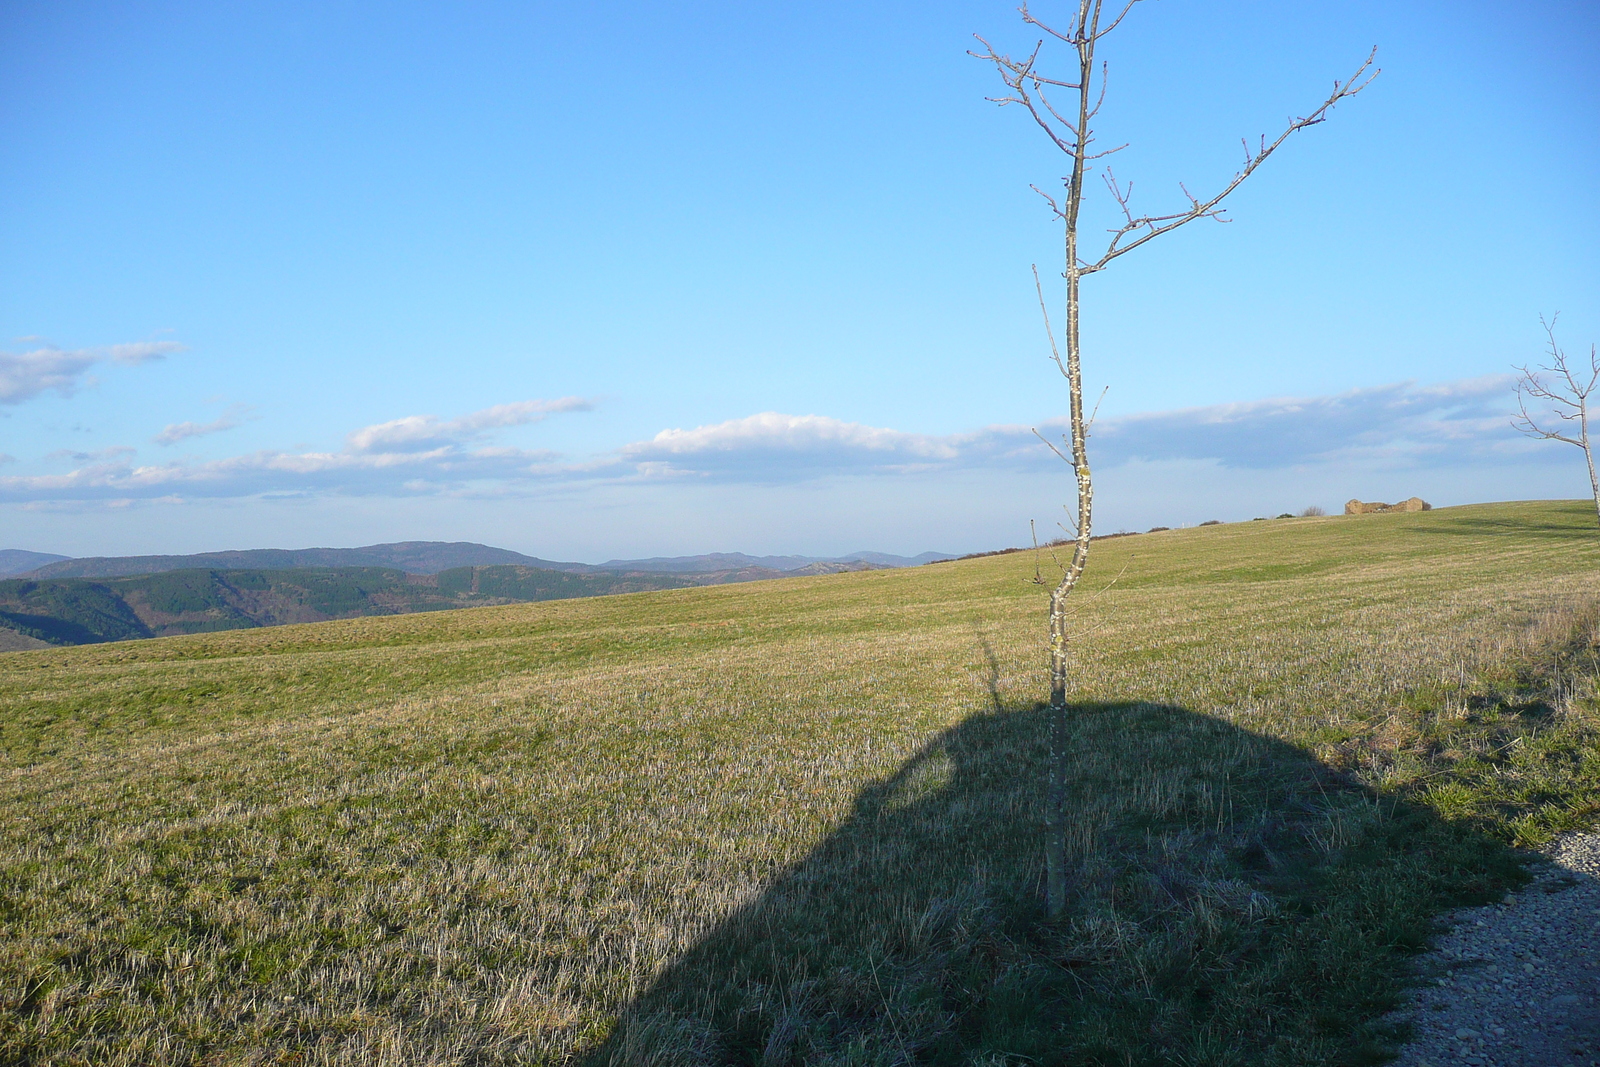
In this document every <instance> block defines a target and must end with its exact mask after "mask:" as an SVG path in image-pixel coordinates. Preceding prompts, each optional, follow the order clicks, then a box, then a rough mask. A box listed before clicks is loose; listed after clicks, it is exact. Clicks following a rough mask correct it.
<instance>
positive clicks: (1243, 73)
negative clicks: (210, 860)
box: [0, 0, 1600, 560]
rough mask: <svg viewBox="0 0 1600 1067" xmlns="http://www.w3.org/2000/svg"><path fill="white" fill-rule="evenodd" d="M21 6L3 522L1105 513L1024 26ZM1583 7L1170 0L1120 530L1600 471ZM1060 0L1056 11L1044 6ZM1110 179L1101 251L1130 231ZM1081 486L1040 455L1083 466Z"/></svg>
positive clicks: (1105, 317)
mask: <svg viewBox="0 0 1600 1067" xmlns="http://www.w3.org/2000/svg"><path fill="white" fill-rule="evenodd" d="M685 8H686V6H685V5H677V4H651V3H628V2H623V3H616V4H609V5H591V4H555V3H534V4H492V3H463V4H455V5H420V4H417V5H410V4H404V3H391V4H384V5H377V4H354V3H318V4H315V5H313V4H297V3H284V2H279V3H273V4H270V5H269V4H245V3H237V4H227V3H225V4H198V3H176V2H168V3H162V2H150V3H128V4H117V5H108V4H90V3H74V2H51V3H26V2H19V3H12V4H8V5H5V6H4V7H3V8H0V353H4V355H3V356H0V455H3V456H5V457H7V458H6V459H5V461H4V462H0V547H18V548H31V549H35V550H39V551H55V552H62V553H67V554H73V555H84V554H123V553H135V552H184V551H203V550H211V549H223V548H244V547H260V546H269V545H270V546H282V547H298V546H306V545H353V544H365V543H371V542H375V541H391V540H410V539H443V540H474V541H484V542H489V543H493V544H499V545H504V546H506V547H510V548H515V549H519V550H522V551H525V552H529V553H532V554H536V555H540V556H545V557H547V558H567V559H585V560H601V559H605V558H610V557H618V556H645V555H656V554H674V553H689V552H703V551H735V550H742V551H747V552H759V553H767V552H803V553H808V554H832V553H842V552H846V551H852V550H856V549H862V548H874V549H879V550H884V551H900V552H916V551H922V550H925V549H937V550H942V551H967V550H974V549H981V548H989V547H995V546H998V545H1002V544H1013V543H1018V542H1021V541H1023V540H1025V539H1026V536H1027V523H1028V520H1029V519H1030V518H1034V519H1038V520H1040V521H1041V522H1042V523H1048V522H1050V521H1052V519H1053V517H1054V516H1055V515H1056V514H1058V512H1057V511H1056V508H1058V507H1059V505H1060V502H1061V501H1062V500H1063V499H1065V494H1067V493H1069V492H1070V482H1069V479H1068V478H1067V477H1066V472H1065V471H1064V470H1061V469H1059V461H1055V460H1053V459H1052V458H1051V457H1049V455H1048V453H1045V452H1044V450H1043V448H1042V446H1039V445H1037V443H1036V442H1034V441H1033V438H1032V437H1031V436H1030V435H1029V434H1028V432H1027V430H1028V428H1029V427H1032V426H1039V427H1046V426H1048V425H1050V424H1051V423H1052V420H1057V419H1059V416H1060V414H1061V412H1062V411H1063V410H1064V408H1065V395H1064V389H1063V387H1062V383H1061V382H1060V379H1059V378H1058V377H1052V375H1053V373H1054V372H1053V371H1052V369H1051V368H1050V366H1049V364H1048V363H1047V362H1045V359H1044V356H1045V353H1046V347H1045V344H1044V338H1043V336H1042V328H1041V326H1040V325H1039V322H1038V318H1037V309H1036V308H1035V307H1034V305H1033V293H1032V287H1031V280H1030V277H1029V273H1028V268H1029V264H1030V263H1033V262H1038V263H1039V264H1040V266H1041V269H1042V270H1043V271H1045V272H1047V276H1048V272H1050V271H1052V270H1058V269H1059V261H1058V257H1059V236H1058V234H1057V232H1056V231H1055V229H1054V228H1053V227H1052V225H1051V222H1050V218H1049V216H1048V213H1047V211H1046V210H1045V209H1044V208H1043V205H1042V203H1041V202H1040V201H1039V200H1038V198H1037V197H1036V196H1035V195H1034V194H1033V193H1032V192H1030V191H1029V189H1028V185H1029V183H1040V184H1045V183H1048V182H1049V181H1050V180H1051V179H1052V178H1054V177H1055V176H1057V175H1059V174H1060V173H1062V170H1063V164H1062V162H1061V161H1060V160H1059V159H1057V158H1053V157H1052V155H1051V152H1050V150H1049V149H1048V146H1047V145H1045V144H1044V143H1043V142H1042V140H1041V139H1040V137H1039V136H1038V134H1037V131H1035V130H1032V129H1030V128H1029V126H1028V125H1027V123H1026V121H1025V120H1024V118H1023V116H1021V115H1019V114H1017V113H1015V112H1014V111H1013V110H1012V109H1004V110H1001V109H997V108H996V107H995V106H994V105H993V104H990V103H987V102H985V100H984V97H985V96H986V95H993V94H995V92H996V90H997V83H996V81H995V75H994V72H993V70H992V69H990V68H986V67H984V66H983V65H982V64H981V63H979V62H978V61H977V60H974V59H972V58H970V57H968V56H967V55H966V54H965V50H966V49H967V48H969V47H972V46H973V44H974V42H973V41H972V39H971V36H970V35H971V34H973V33H983V34H984V35H986V36H988V37H990V38H991V39H992V40H994V41H995V42H996V43H997V45H1000V46H1002V47H1006V48H1011V49H1022V48H1025V47H1027V46H1028V45H1029V44H1030V43H1031V41H1032V38H1031V37H1030V36H1029V35H1028V34H1027V33H1025V32H1024V27H1023V26H1022V25H1021V23H1020V22H1019V20H1018V19H1017V17H1016V14H1015V12H1014V10H1013V9H1012V7H1011V6H1009V5H1007V4H1004V3H989V2H976V0H974V2H968V3H961V4H957V3H938V2H924V3H919V4H910V3H878V4H860V3H835V4H830V3H808V4H762V3H749V2H744V3H700V4H695V5H692V6H688V7H687V10H686V9H685ZM1597 10H1600V9H1596V8H1595V7H1594V5H1592V4H1587V3H1578V2H1563V3H1554V2H1538V0H1534V2H1527V3H1520V4H1510V3H1488V2H1471V0H1465V2H1461V0H1455V2H1448V3H1446V2H1443V0H1440V2H1433V3H1427V2H1411V0H1386V2H1382V3H1379V2H1366V0H1340V2H1338V3H1333V2H1328V3H1317V2H1307V3H1294V4H1287V3H1281V2H1280V3H1270V4H1269V3H1248V2H1223V0H1219V2H1214V3H1204V4H1202V3H1198V2H1192V0H1146V2H1144V3H1141V4H1140V5H1139V6H1138V7H1137V8H1136V9H1135V11H1134V13H1133V15H1132V16H1130V18H1129V20H1128V22H1127V23H1126V24H1125V27H1124V28H1123V29H1121V30H1119V31H1118V33H1117V35H1116V36H1115V37H1113V38H1111V39H1110V40H1109V41H1108V42H1107V43H1106V45H1105V57H1106V59H1107V60H1108V61H1109V63H1110V64H1111V83H1110V90H1109V93H1108V97H1107V106H1106V108H1105V111H1104V113H1103V116H1102V119H1101V121H1100V123H1099V128H1100V130H1101V135H1102V138H1103V139H1104V141H1105V142H1106V143H1121V142H1124V141H1127V142H1130V147H1129V148H1128V149H1126V150H1125V151H1124V152H1122V153H1121V154H1119V156H1118V157H1117V158H1116V160H1115V165H1116V169H1117V173H1118V175H1119V176H1120V177H1123V178H1132V179H1133V180H1134V182H1135V193H1136V197H1137V199H1138V202H1139V203H1140V204H1142V205H1144V206H1146V207H1148V208H1149V209H1152V210H1156V209H1161V208H1165V207H1168V206H1170V205H1173V204H1175V203H1177V202H1179V201H1178V200H1177V197H1178V190H1177V183H1178V182H1179V181H1183V182H1186V183H1188V184H1189V187H1190V188H1191V189H1196V190H1197V191H1198V190H1202V189H1206V188H1208V187H1211V186H1214V185H1217V184H1219V183H1220V182H1223V181H1225V180H1226V179H1227V177H1228V176H1229V175H1230V174H1231V173H1232V171H1233V169H1235V167H1236V166H1237V162H1238V157H1239V155H1240V148H1239V138H1240V137H1241V136H1249V137H1252V138H1254V137H1255V136H1257V135H1259V134H1261V133H1269V134H1270V133H1275V132H1276V129H1277V128H1278V127H1280V126H1281V125H1282V124H1283V123H1284V121H1285V119H1286V118H1288V117H1289V116H1290V115H1291V114H1295V113H1301V112H1304V111H1306V110H1309V109H1310V108H1311V107H1312V106H1314V105H1315V103H1316V102H1318V101H1319V100H1320V99H1321V98H1322V96H1324V95H1325V94H1326V92H1327V90H1328V88H1329V86H1330V85H1331V83H1332V81H1333V80H1334V79H1335V78H1336V77H1340V76H1344V75H1347V74H1349V73H1350V72H1351V71H1352V70H1353V69H1354V68H1355V67H1356V65H1357V64H1358V63H1359V62H1360V60H1361V59H1362V58H1363V57H1364V56H1365V55H1366V53H1367V51H1368V49H1370V48H1371V47H1372V46H1373V45H1377V46H1378V49H1379V63H1380V65H1381V66H1382V67H1383V74H1382V76H1381V77H1380V78H1379V79H1378V80H1377V82H1376V83H1374V85H1373V86H1372V87H1371V88H1370V89H1368V90H1367V91H1366V92H1365V93H1363V94H1362V95H1361V96H1359V97H1357V98H1356V99H1355V100H1353V101H1349V102H1347V103H1346V104H1344V105H1341V107H1340V108H1339V109H1338V111H1337V112H1335V114H1334V116H1333V118H1332V120H1331V121H1329V122H1328V123H1326V124H1324V125H1321V126H1318V127H1316V128H1314V129H1311V130H1308V131H1306V132H1304V133H1301V134H1297V135H1296V136H1295V137H1294V138H1293V139H1291V141H1290V142H1289V143H1288V144H1287V145H1286V146H1285V147H1284V149H1283V150H1282V151H1281V152H1280V153H1279V155H1278V156H1275V157H1274V158H1273V159H1272V160H1270V161H1269V163H1268V164H1267V165H1266V166H1265V167H1264V168H1263V169H1262V170H1261V171H1260V172H1258V174H1257V175H1256V176H1255V177H1253V178H1252V179H1251V180H1250V182H1249V183H1248V184H1247V185H1245V186H1244V187H1243V189H1242V190H1241V191H1240V192H1239V193H1238V194H1236V196H1235V197H1234V198H1233V200H1232V201H1231V202H1230V207H1231V209H1232V210H1231V212H1230V215H1231V217H1232V218H1233V219H1234V221H1233V222H1231V223H1229V224H1227V225H1216V224H1206V223H1199V224H1195V225H1194V226H1191V227H1190V228H1188V229H1187V230H1185V231H1182V232H1180V233H1177V234H1174V235H1171V236H1169V237H1167V238H1165V239H1163V240H1162V241H1161V242H1159V243H1154V244H1152V245H1150V246H1148V247H1146V248H1145V249H1142V250H1140V251H1139V252H1136V253H1134V254H1133V255H1130V256H1128V257H1126V258H1124V259H1122V260H1119V261H1118V262H1117V264H1116V265H1115V266H1114V267H1113V268H1112V269H1110V270H1108V271H1106V272H1105V273H1104V274H1101V275H1098V276H1096V277H1094V278H1092V279H1090V280H1089V281H1088V282H1087V283H1086V293H1085V299H1086V312H1085V345H1086V354H1085V358H1086V373H1087V377H1088V380H1089V384H1090V388H1091V389H1092V390H1093V391H1095V392H1098V391H1099V390H1100V389H1102V388H1106V389H1108V392H1107V393H1106V399H1105V401H1104V406H1103V408H1102V413H1101V422H1100V426H1099V434H1098V435H1097V437H1096V440H1095V441H1094V442H1093V445H1094V447H1095V448H1097V449H1099V450H1101V451H1099V452H1098V453H1097V458H1096V466H1097V474H1098V476H1099V478H1100V483H1099V489H1098V492H1097V503H1098V507H1099V512H1098V515H1099V518H1098V522H1097V525H1098V526H1099V528H1100V529H1102V530H1106V531H1110V530H1114V529H1119V528H1133V529H1138V528H1144V527H1147V526H1149V525H1153V524H1157V523H1160V524H1163V525H1179V524H1180V523H1194V522H1199V521H1202V520H1204V519H1209V518H1221V519H1240V518H1249V517H1251V516H1253V515H1259V514H1276V513H1278V512H1280V511H1286V510H1299V509H1300V508H1302V507H1305V506H1307V505H1309V504H1319V505H1321V506H1323V507H1327V508H1329V509H1330V510H1332V509H1336V508H1337V507H1338V506H1340V505H1341V504H1342V503H1343V501H1344V500H1345V499H1347V498H1348V497H1350V496H1363V497H1366V498H1387V497H1404V496H1410V495H1412V494H1413V493H1416V494H1420V495H1422V496H1424V497H1426V498H1428V499H1429V500H1431V501H1432V502H1434V503H1435V504H1451V503H1466V502H1472V501H1478V500H1492V499H1516V498H1524V497H1560V496H1569V497H1570V496H1581V495H1584V494H1585V493H1586V490H1587V485H1586V479H1585V477H1584V474H1583V471H1582V465H1581V457H1580V456H1579V455H1578V454H1577V452H1576V450H1574V449H1570V448H1567V447H1565V446H1559V445H1549V444H1545V445H1539V444H1535V443H1533V442H1529V441H1525V440H1523V439H1520V438H1518V437H1517V436H1516V435H1515V434H1514V433H1511V432H1510V431H1509V429H1508V426H1507V420H1506V417H1505V416H1506V414H1507V412H1508V411H1509V410H1510V395H1509V381H1508V379H1507V378H1505V377H1504V376H1505V375H1506V374H1507V372H1508V371H1509V370H1510V368H1511V365H1512V364H1518V363H1523V362H1526V361H1530V360H1537V359H1538V358H1539V356H1540V344H1541V341H1542V334H1541V332H1540V328H1539V316H1540V315H1541V314H1545V315H1549V314H1550V313H1552V312H1555V311H1559V312H1560V313H1561V318H1560V334H1561V336H1562V337H1563V339H1564V340H1565V343H1566V345H1567V347H1568V349H1569V351H1571V352H1586V351H1587V349H1588V346H1589V344H1590V343H1591V342H1592V341H1595V340H1600V286H1597V284H1596V283H1597V281H1600V197H1597V196H1596V192H1597V178H1596V175H1597V174H1600V167H1597V163H1600V65H1597V64H1595V63H1594V62H1593V56H1594V55H1596V54H1600V13H1597ZM1036 11H1037V12H1038V13H1040V14H1041V15H1045V16H1048V14H1049V13H1050V6H1049V5H1045V6H1041V7H1038V8H1036ZM1106 207H1107V205H1106V204H1105V203H1104V202H1103V201H1102V202H1101V203H1100V204H1099V205H1097V206H1096V207H1095V208H1094V209H1092V211H1091V217H1090V221H1089V223H1088V224H1087V225H1086V230H1089V231H1092V230H1094V229H1095V228H1096V227H1099V226H1101V225H1103V224H1104V223H1105V222H1106V221H1107V219H1108V216H1107V214H1106V211H1105V209H1106ZM1047 461H1048V462H1047Z"/></svg>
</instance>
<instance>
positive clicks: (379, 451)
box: [0, 399, 591, 501]
mask: <svg viewBox="0 0 1600 1067" xmlns="http://www.w3.org/2000/svg"><path fill="white" fill-rule="evenodd" d="M590 406H591V405H590V404H589V403H588V402H587V401H582V400H576V399H566V400H554V401H542V400H533V401H526V402H523V403H515V404H502V405H498V406H496V407H492V408H486V409H484V410H482V411H477V412H473V413H471V414H469V415H465V416H462V417H460V418H458V419H451V420H443V419H439V418H436V417H434V416H426V415H424V416H415V417H412V418H408V419H396V420H394V421H392V422H388V423H382V424H380V425H377V426H368V427H365V428H363V429H361V430H357V431H355V432H354V433H352V434H350V435H349V437H348V439H347V442H348V443H347V446H346V447H345V448H344V449H342V450H340V451H338V452H314V451H304V452H287V451H277V450H262V451H258V452H252V453H249V454H247V455H241V456H233V457H229V458H226V459H219V460H212V461H207V462H185V461H177V462H172V463H162V464H146V465H135V464H134V463H133V462H131V461H130V460H127V459H123V458H121V455H120V454H119V453H118V454H112V453H97V454H91V453H75V454H73V455H74V457H75V458H80V457H81V459H82V460H83V461H92V462H85V464H84V465H83V466H81V467H78V468H76V469H74V470H71V471H68V472H66V473H64V474H41V475H32V476H8V477H3V478H0V500H12V501H73V500H77V501H84V500H97V501H105V500H111V499H123V500H139V499H144V500H148V499H155V498H160V497H170V496H175V495H176V496H182V495H189V496H196V497H212V498H216V497H245V496H255V495H259V494H262V493H273V492H296V493H323V494H354V495H361V494H375V493H387V494H393V495H415V494H423V493H439V492H447V491H459V490H462V489H464V488H465V487H467V486H470V485H472V484H474V483H480V482H497V483H502V484H504V483H510V482H519V481H527V480H530V479H534V478H539V477H548V476H549V475H550V473H551V472H552V471H553V470H555V469H556V468H555V461H556V460H557V459H558V458H559V457H558V455H557V454H556V453H554V452H549V451H543V450H526V449H518V448H507V447H504V446H495V445H482V446H480V447H476V448H468V447H465V442H470V441H474V440H478V439H481V438H482V437H483V436H484V435H485V434H487V433H488V432H489V431H490V430H492V429H495V428H501V427H507V426H516V425H522V424H526V423H529V422H536V421H538V420H540V419H542V418H545V417H547V416H548V415H550V414H551V413H553V412H557V411H581V410H587V409H588V408H589V407H590ZM219 421H220V420H219ZM183 425H184V424H179V426H178V427H168V428H167V431H164V432H163V435H161V436H168V435H170V436H171V437H172V439H173V440H182V439H183V438H185V437H189V436H193V433H190V432H186V431H184V430H183ZM201 430H202V432H211V431H210V430H209V429H206V428H205V427H202V428H201ZM164 443H165V442H164ZM127 451H129V452H131V450H127Z"/></svg>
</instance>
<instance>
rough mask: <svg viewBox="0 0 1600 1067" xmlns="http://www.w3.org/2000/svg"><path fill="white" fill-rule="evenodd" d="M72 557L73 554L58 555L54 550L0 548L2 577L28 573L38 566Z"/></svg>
mask: <svg viewBox="0 0 1600 1067" xmlns="http://www.w3.org/2000/svg"><path fill="white" fill-rule="evenodd" d="M71 558H72V557H71V556H58V555H56V554H55V553H53V552H26V551H24V550H23V549H20V548H4V549H0V578H5V577H7V576H9V575H12V574H27V573H28V572H29V571H31V570H33V569H34V568H36V567H43V566H44V565H45V564H47V563H54V562H56V561H57V560H63V559H71Z"/></svg>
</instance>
